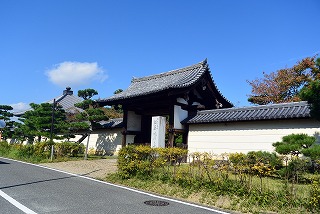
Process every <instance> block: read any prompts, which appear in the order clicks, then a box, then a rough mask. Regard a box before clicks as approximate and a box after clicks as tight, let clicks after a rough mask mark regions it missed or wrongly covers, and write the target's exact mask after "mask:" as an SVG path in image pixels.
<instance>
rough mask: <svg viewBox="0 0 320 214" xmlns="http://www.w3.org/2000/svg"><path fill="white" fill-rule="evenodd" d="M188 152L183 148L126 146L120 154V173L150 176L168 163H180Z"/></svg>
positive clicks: (123, 175) (128, 175) (125, 176)
mask: <svg viewBox="0 0 320 214" xmlns="http://www.w3.org/2000/svg"><path fill="white" fill-rule="evenodd" d="M187 153H188V151H187V150H185V149H181V148H151V147H150V146H142V145H140V146H132V145H129V146H126V147H123V148H122V149H121V150H120V151H119V154H118V169H119V174H120V175H121V176H122V177H124V178H129V177H133V176H137V175H138V176H150V175H151V174H152V173H153V172H154V171H155V170H156V169H157V168H162V167H164V166H165V165H166V164H168V165H173V164H177V163H178V164H180V163H181V161H182V159H183V157H184V156H185V155H186V154H187Z"/></svg>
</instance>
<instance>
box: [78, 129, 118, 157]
mask: <svg viewBox="0 0 320 214" xmlns="http://www.w3.org/2000/svg"><path fill="white" fill-rule="evenodd" d="M87 141H88V137H86V138H85V139H84V140H83V141H82V143H83V144H84V145H85V146H86V145H87ZM121 142H122V134H121V129H111V130H107V129H103V130H95V131H94V132H92V133H91V134H90V138H89V147H88V148H89V150H93V151H99V152H101V153H102V154H108V155H113V154H117V152H118V151H119V150H120V149H121Z"/></svg>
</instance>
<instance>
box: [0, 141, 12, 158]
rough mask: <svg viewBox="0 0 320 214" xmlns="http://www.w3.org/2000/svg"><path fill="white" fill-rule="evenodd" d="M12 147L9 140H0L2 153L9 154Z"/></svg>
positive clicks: (0, 152) (0, 153)
mask: <svg viewBox="0 0 320 214" xmlns="http://www.w3.org/2000/svg"><path fill="white" fill-rule="evenodd" d="M10 148H11V147H10V145H9V144H8V142H7V141H0V155H4V156H5V155H7V154H8V153H9V152H10Z"/></svg>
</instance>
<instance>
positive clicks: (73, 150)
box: [54, 142, 85, 157]
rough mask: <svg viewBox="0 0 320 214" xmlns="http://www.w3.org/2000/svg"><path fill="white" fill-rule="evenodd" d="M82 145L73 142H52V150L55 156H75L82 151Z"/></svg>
mask: <svg viewBox="0 0 320 214" xmlns="http://www.w3.org/2000/svg"><path fill="white" fill-rule="evenodd" d="M84 149H85V147H84V145H83V144H78V143H73V142H62V143H55V144H54V151H55V155H56V156H57V157H65V156H69V157H76V156H78V155H79V154H83V153H84Z"/></svg>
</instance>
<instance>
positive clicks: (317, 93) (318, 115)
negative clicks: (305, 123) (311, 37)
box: [299, 58, 320, 121]
mask: <svg viewBox="0 0 320 214" xmlns="http://www.w3.org/2000/svg"><path fill="white" fill-rule="evenodd" d="M316 68H317V70H316V72H315V73H314V80H313V81H311V82H309V83H308V84H307V85H305V86H304V87H303V88H302V90H301V91H300V94H299V96H300V98H301V99H302V100H305V101H307V102H308V103H309V105H310V114H311V116H312V117H314V118H315V119H317V120H319V121H320V78H319V72H320V58H318V59H317V60H316Z"/></svg>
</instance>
